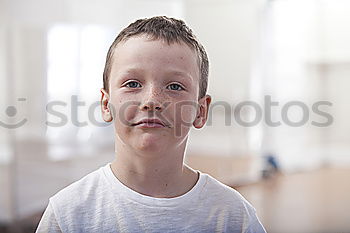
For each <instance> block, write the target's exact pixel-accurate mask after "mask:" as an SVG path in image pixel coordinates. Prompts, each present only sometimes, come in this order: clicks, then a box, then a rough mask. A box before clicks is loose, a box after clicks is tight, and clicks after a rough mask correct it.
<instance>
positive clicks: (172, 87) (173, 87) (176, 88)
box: [168, 83, 184, 91]
mask: <svg viewBox="0 0 350 233" xmlns="http://www.w3.org/2000/svg"><path fill="white" fill-rule="evenodd" d="M168 87H169V89H170V90H172V91H182V90H184V89H183V88H182V87H181V86H180V85H179V84H176V83H172V84H170V85H169V86H168Z"/></svg>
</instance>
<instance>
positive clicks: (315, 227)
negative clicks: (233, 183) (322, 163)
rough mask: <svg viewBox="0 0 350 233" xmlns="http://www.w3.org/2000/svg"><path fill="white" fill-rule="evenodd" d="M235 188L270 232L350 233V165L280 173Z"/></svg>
mask: <svg viewBox="0 0 350 233" xmlns="http://www.w3.org/2000/svg"><path fill="white" fill-rule="evenodd" d="M236 189H237V190H238V191H239V192H240V193H241V194H242V195H243V196H244V197H246V198H247V199H248V200H249V201H250V202H251V203H252V204H253V206H254V207H255V208H256V209H257V213H258V216H259V218H260V220H261V221H262V223H263V225H264V226H265V228H266V230H267V231H268V232H269V233H289V232H290V233H299V232H300V233H316V232H317V233H333V232H334V233H348V232H350V167H349V168H344V167H343V168H322V169H319V170H316V171H312V172H304V173H297V174H292V175H281V174H279V175H276V176H275V177H273V178H270V179H267V180H263V181H261V182H258V183H255V184H250V185H246V186H241V187H237V188H236Z"/></svg>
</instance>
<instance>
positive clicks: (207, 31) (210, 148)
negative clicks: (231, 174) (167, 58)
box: [185, 0, 261, 156]
mask: <svg viewBox="0 0 350 233" xmlns="http://www.w3.org/2000/svg"><path fill="white" fill-rule="evenodd" d="M260 7H261V4H260V1H256V0H249V1H240V0H235V1H226V0H219V1H209V0H207V1H198V0H189V1H185V11H186V13H185V20H186V22H187V23H188V24H189V25H190V27H191V28H192V29H193V30H194V32H195V34H196V35H197V36H198V38H199V40H200V41H201V42H202V43H203V45H204V47H205V49H206V51H207V53H208V56H209V62H210V67H209V70H210V71H209V89H208V94H210V95H211V96H212V101H213V102H212V103H213V104H215V102H218V101H225V102H226V103H227V104H228V105H230V106H231V110H232V112H229V113H228V114H226V116H225V111H224V108H223V107H219V106H218V107H215V108H214V109H213V111H212V113H213V118H212V120H213V124H212V125H207V126H205V128H203V129H201V130H200V132H199V131H198V130H193V131H192V135H193V137H191V138H190V144H189V148H188V150H189V151H190V152H192V151H193V152H195V153H196V152H197V153H198V152H200V153H207V154H208V153H209V154H213V153H214V154H216V155H218V156H220V155H224V156H245V155H250V154H252V151H251V150H250V148H249V142H248V141H249V138H248V128H246V127H242V126H239V125H238V124H237V123H236V122H235V119H234V116H233V109H234V108H235V106H236V105H237V104H238V103H239V102H241V101H243V100H247V99H248V98H249V87H250V86H249V84H250V77H251V70H252V66H253V63H254V59H253V58H252V55H253V49H254V48H255V46H256V42H257V41H256V40H257V38H256V35H257V32H258V26H259V24H258V22H259V10H260ZM228 118H231V124H230V126H225V119H226V120H227V119H228Z"/></svg>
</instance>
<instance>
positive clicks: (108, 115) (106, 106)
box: [101, 88, 113, 122]
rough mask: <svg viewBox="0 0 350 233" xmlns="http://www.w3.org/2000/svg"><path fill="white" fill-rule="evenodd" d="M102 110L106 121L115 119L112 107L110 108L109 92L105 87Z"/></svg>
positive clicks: (102, 90)
mask: <svg viewBox="0 0 350 233" xmlns="http://www.w3.org/2000/svg"><path fill="white" fill-rule="evenodd" d="M101 94H102V95H101V112H102V118H103V120H104V121H105V122H111V121H112V120H113V116H112V109H110V108H109V94H108V93H107V92H106V90H105V89H103V88H101Z"/></svg>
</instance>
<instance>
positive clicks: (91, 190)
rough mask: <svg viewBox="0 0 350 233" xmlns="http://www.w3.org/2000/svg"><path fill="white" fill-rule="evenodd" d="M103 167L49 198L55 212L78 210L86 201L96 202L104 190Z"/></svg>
mask: <svg viewBox="0 0 350 233" xmlns="http://www.w3.org/2000/svg"><path fill="white" fill-rule="evenodd" d="M103 169H104V167H102V168H100V169H98V170H95V171H93V172H91V173H89V174H88V175H86V176H84V177H83V178H81V179H80V180H78V181H76V182H74V183H72V184H70V185H69V186H67V187H65V188H64V189H62V190H61V191H59V192H58V193H56V194H55V195H54V196H52V197H51V198H50V203H51V204H52V207H53V209H54V210H55V211H57V212H69V211H72V210H74V209H77V210H79V207H83V206H84V205H86V203H90V204H92V203H93V202H96V199H97V198H98V196H100V195H101V194H102V193H103V192H105V187H106V185H105V183H106V181H105V179H104V176H103Z"/></svg>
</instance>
